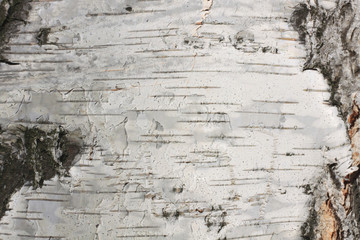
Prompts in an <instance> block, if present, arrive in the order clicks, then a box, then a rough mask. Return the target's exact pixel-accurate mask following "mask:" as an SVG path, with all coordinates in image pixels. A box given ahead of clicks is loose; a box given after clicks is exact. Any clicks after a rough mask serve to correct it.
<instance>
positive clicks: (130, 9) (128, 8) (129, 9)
mask: <svg viewBox="0 0 360 240" xmlns="http://www.w3.org/2000/svg"><path fill="white" fill-rule="evenodd" d="M125 10H126V11H128V12H131V11H132V10H133V9H132V7H130V6H129V7H126V8H125Z"/></svg>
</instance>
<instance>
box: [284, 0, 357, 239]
mask: <svg viewBox="0 0 360 240" xmlns="http://www.w3.org/2000/svg"><path fill="white" fill-rule="evenodd" d="M357 5H358V4H357V1H356V0H339V1H338V2H337V3H336V6H334V7H329V6H326V4H322V2H320V1H314V3H312V1H306V3H303V4H299V5H298V6H297V7H296V8H295V11H294V12H293V15H292V17H291V20H290V22H291V24H292V26H293V27H294V28H295V30H297V31H298V33H299V36H300V40H301V41H302V42H303V43H304V44H305V46H306V49H307V58H306V63H305V65H304V70H307V69H317V70H319V71H320V72H321V73H322V74H323V76H324V78H325V79H326V80H327V81H328V84H329V85H330V88H331V89H330V90H331V97H330V103H331V104H332V105H334V106H336V107H337V108H338V110H339V112H340V114H341V116H342V118H343V120H344V121H345V122H346V123H347V124H348V125H347V127H348V136H349V138H350V142H351V150H352V152H353V154H352V163H351V166H350V167H351V169H349V173H348V174H347V175H346V176H345V177H343V178H342V177H341V176H344V175H341V174H340V173H339V171H332V172H331V173H333V174H332V177H331V178H332V179H333V180H334V179H335V180H336V181H338V180H340V179H342V187H341V188H342V189H341V191H339V190H340V189H339V186H335V185H336V183H335V182H334V181H333V182H332V183H331V182H329V181H327V182H326V181H325V182H321V183H319V186H317V188H318V189H322V193H319V194H320V196H321V195H322V196H325V195H327V196H331V198H329V197H328V199H327V200H326V201H325V202H324V203H323V204H321V207H320V209H319V210H318V211H317V212H316V213H315V215H317V216H318V217H317V219H316V221H314V222H313V223H312V224H313V229H314V232H317V233H320V239H359V237H360V235H359V222H360V221H359V220H360V217H359V215H360V207H359V204H358V203H357V202H358V199H359V198H358V197H359V183H358V177H359V175H360V170H359V167H360V158H359V155H360V154H359V146H360V142H359V139H360V136H359V135H358V130H359V116H360V113H359V104H358V101H357V96H356V94H353V93H354V92H357V91H359V89H360V83H359V81H357V78H358V76H359V73H360V64H359V42H358V40H359V36H360V28H359V27H360V22H359V21H357V20H356V19H357V18H358V14H359V13H358V12H359V9H358V8H357ZM352 95H353V96H354V99H352V98H351V96H352ZM337 185H339V184H337ZM339 193H340V194H339ZM330 199H331V200H330ZM314 201H317V202H318V201H319V200H318V199H316V200H314ZM310 215H314V208H312V210H311V212H310ZM341 225H342V226H344V227H345V226H346V228H347V229H346V230H341ZM317 238H319V234H318V236H317Z"/></svg>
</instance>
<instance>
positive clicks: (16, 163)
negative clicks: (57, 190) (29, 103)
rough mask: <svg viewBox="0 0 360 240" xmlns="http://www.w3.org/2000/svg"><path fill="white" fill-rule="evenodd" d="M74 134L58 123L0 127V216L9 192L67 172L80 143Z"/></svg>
mask: <svg viewBox="0 0 360 240" xmlns="http://www.w3.org/2000/svg"><path fill="white" fill-rule="evenodd" d="M76 135H78V134H76V133H74V132H73V133H70V132H68V131H66V130H64V129H63V128H62V127H58V128H55V129H50V130H42V129H39V128H36V127H34V128H28V127H25V126H22V125H17V126H9V127H8V128H6V129H2V128H1V127H0V196H2V200H1V202H0V219H1V218H2V217H3V216H4V214H5V211H6V210H7V208H8V206H7V205H8V202H9V199H10V197H11V195H12V194H13V193H14V192H15V191H16V190H18V189H19V188H21V187H22V186H23V185H24V184H25V183H27V182H30V183H31V184H32V186H33V187H34V188H38V187H42V186H43V183H44V181H45V180H49V179H51V178H53V177H54V176H55V175H56V174H59V175H66V174H67V172H68V170H69V169H70V167H71V166H72V163H73V160H74V158H75V156H76V155H77V154H78V153H79V152H80V148H81V145H82V144H81V139H80V138H79V137H77V136H76Z"/></svg>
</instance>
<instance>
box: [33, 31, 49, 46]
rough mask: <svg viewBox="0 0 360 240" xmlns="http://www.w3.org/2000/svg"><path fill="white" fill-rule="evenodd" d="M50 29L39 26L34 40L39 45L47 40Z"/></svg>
mask: <svg viewBox="0 0 360 240" xmlns="http://www.w3.org/2000/svg"><path fill="white" fill-rule="evenodd" d="M50 31H51V29H50V28H40V30H39V32H38V34H37V35H36V40H37V42H38V44H39V45H40V46H41V45H44V44H47V43H48V42H49V34H50Z"/></svg>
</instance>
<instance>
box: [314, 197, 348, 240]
mask: <svg viewBox="0 0 360 240" xmlns="http://www.w3.org/2000/svg"><path fill="white" fill-rule="evenodd" d="M319 228H320V231H321V239H324V240H325V239H330V240H338V239H343V237H342V236H341V234H342V230H341V223H340V220H339V217H338V216H337V215H336V211H335V209H334V207H333V205H332V203H331V200H330V199H327V200H326V201H325V202H324V203H323V204H322V205H321V208H320V222H319Z"/></svg>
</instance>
